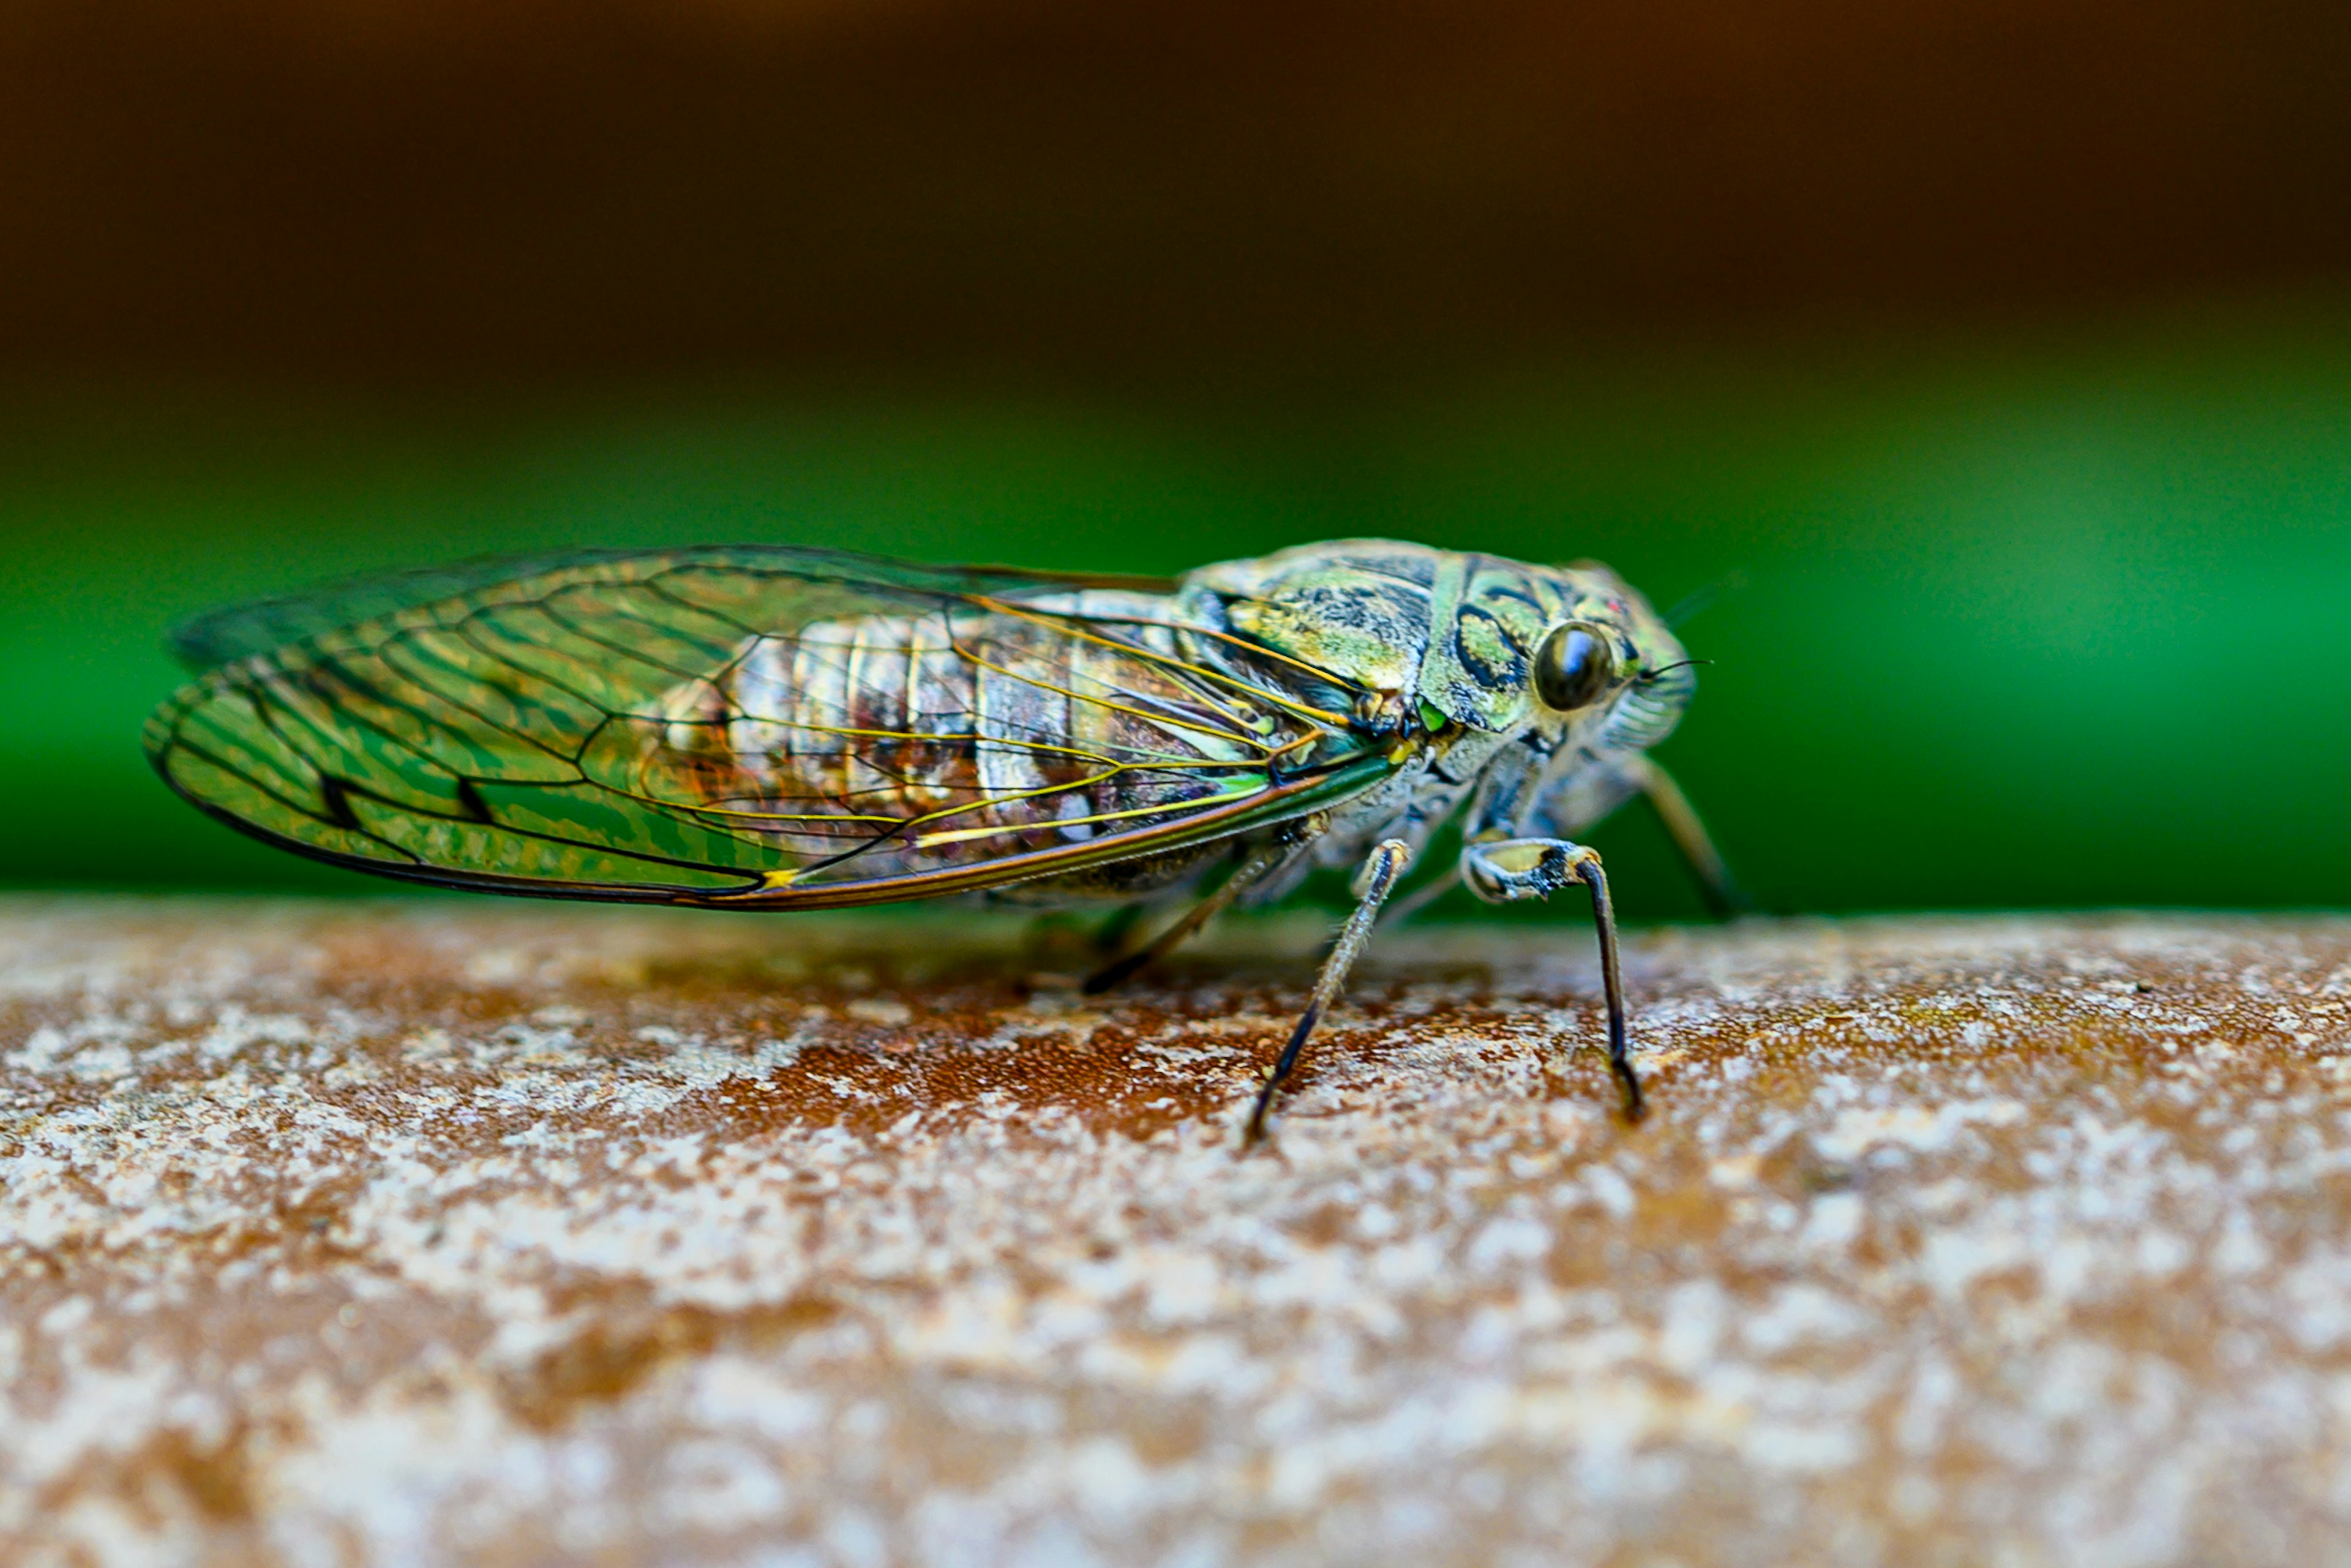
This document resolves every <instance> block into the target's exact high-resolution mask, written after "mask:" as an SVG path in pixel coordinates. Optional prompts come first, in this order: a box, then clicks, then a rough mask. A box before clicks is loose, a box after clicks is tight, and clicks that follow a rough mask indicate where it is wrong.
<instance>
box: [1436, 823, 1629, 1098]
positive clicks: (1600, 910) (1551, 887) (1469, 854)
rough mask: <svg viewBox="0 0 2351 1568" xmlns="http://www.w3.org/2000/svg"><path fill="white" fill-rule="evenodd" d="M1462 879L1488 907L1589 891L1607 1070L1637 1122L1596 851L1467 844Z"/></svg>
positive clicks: (1620, 974) (1512, 842)
mask: <svg viewBox="0 0 2351 1568" xmlns="http://www.w3.org/2000/svg"><path fill="white" fill-rule="evenodd" d="M1461 874H1462V878H1463V880H1465V881H1466V882H1468V884H1469V891H1470V892H1472V893H1474V894H1477V895H1478V896H1479V898H1482V899H1484V900H1485V901H1486V902H1487V903H1489V904H1506V903H1509V902H1511V901H1512V900H1515V899H1521V898H1549V897H1550V896H1551V895H1552V894H1554V893H1557V892H1558V891H1559V890H1560V889H1561V888H1563V887H1568V886H1571V885H1573V884H1574V883H1579V882H1580V883H1583V885H1584V886H1586V887H1588V888H1590V889H1591V890H1592V923H1593V927H1594V929H1595V930H1596V931H1597V932H1598V934H1599V937H1600V983H1601V987H1602V988H1603V989H1604V991H1605V992H1606V994H1607V999H1608V1070H1609V1071H1611V1072H1613V1073H1614V1074H1615V1075H1616V1085H1617V1087H1618V1089H1620V1090H1621V1091H1622V1092H1623V1093H1624V1100H1625V1120H1627V1121H1632V1122H1637V1121H1639V1120H1640V1119H1641V1115H1642V1113H1643V1112H1644V1111H1645V1110H1646V1102H1644V1100H1643V1099H1642V1096H1641V1079H1640V1075H1639V1074H1638V1073H1636V1072H1635V1071H1633V1055H1632V1046H1631V1041H1630V1039H1629V1036H1628V1032H1627V1030H1626V1029H1625V976H1624V970H1623V967H1622V966H1621V965H1620V964H1619V963H1618V961H1617V956H1616V908H1615V905H1614V903H1612V902H1611V901H1610V899H1609V896H1608V873H1606V872H1604V871H1603V870H1602V869H1601V867H1600V855H1599V852H1597V851H1594V850H1591V849H1587V848H1585V847H1584V846H1583V845H1582V844H1572V843H1570V842H1568V841H1566V840H1565V839H1503V840H1499V841H1491V842H1487V843H1479V844H1471V845H1470V846H1469V847H1468V848H1467V849H1465V850H1463V851H1462V852H1461Z"/></svg>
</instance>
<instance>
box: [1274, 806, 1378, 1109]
mask: <svg viewBox="0 0 2351 1568" xmlns="http://www.w3.org/2000/svg"><path fill="white" fill-rule="evenodd" d="M1411 863H1412V846H1411V845H1410V844H1407V843H1405V841H1403V840H1402V839H1389V840H1387V841H1384V842H1383V843H1382V844H1381V845H1380V846H1379V847H1378V848H1377V849H1375V850H1374V851H1373V852H1372V856H1371V859H1369V860H1367V861H1365V862H1364V871H1363V876H1362V879H1361V882H1360V884H1359V885H1360V887H1361V890H1362V892H1361V896H1360V897H1359V899H1358V900H1357V902H1356V904H1355V913H1354V914H1353V915H1349V916H1348V917H1347V924H1346V925H1344V926H1343V927H1342V928H1341V929H1340V932H1339V939H1338V940H1337V941H1336V942H1334V943H1332V945H1331V954H1330V956H1328V957H1326V958H1324V959H1323V960H1322V973H1321V974H1319V975H1317V976H1315V977H1314V995H1313V996H1312V997H1311V998H1309V999H1308V1001H1307V1003H1306V1011H1305V1013H1304V1014H1303V1015H1301V1017H1300V1019H1299V1020H1298V1027H1297V1028H1296V1029H1294V1030H1290V1043H1289V1044H1288V1045H1285V1046H1283V1047H1282V1048H1281V1055H1280V1058H1279V1059H1278V1060H1276V1061H1275V1062H1274V1064H1273V1071H1271V1072H1270V1073H1268V1074H1267V1075H1266V1080H1265V1087H1264V1088H1262V1089H1260V1090H1259V1091H1258V1092H1257V1104H1256V1105H1255V1106H1254V1107H1252V1108H1251V1109H1250V1111H1249V1132H1248V1134H1247V1137H1248V1140H1249V1142H1250V1143H1255V1142H1256V1141H1257V1140H1258V1139H1259V1138H1261V1137H1263V1136H1264V1135H1265V1113H1266V1108H1267V1107H1268V1106H1270V1105H1271V1104H1272V1103H1273V1096H1274V1093H1275V1092H1276V1091H1277V1090H1279V1089H1280V1087H1281V1082H1282V1080H1283V1079H1285V1078H1288V1077H1289V1076H1290V1069H1292V1068H1294V1067H1296V1066H1297V1065H1298V1053H1299V1052H1300V1051H1302V1050H1304V1049H1305V1047H1306V1037H1307V1036H1308V1035H1310V1034H1312V1033H1313V1032H1314V1026H1315V1024H1316V1023H1317V1022H1319V1021H1321V1019H1322V1010H1323V1009H1325V1008H1327V1007H1329V1006H1330V1005H1331V1004H1332V1001H1333V1000H1335V999H1336V998H1338V995H1339V988H1340V987H1342V986H1343V985H1345V984H1346V983H1347V971H1348V970H1350V969H1352V968H1353V967H1355V959H1356V957H1357V956H1360V955H1361V954H1362V952H1363V950H1364V943H1365V942H1367V941H1369V940H1370V939H1371V935H1372V925H1373V924H1374V922H1375V921H1377V920H1378V919H1379V916H1380V905H1381V904H1385V903H1386V902H1387V901H1388V894H1391V893H1394V892H1395V884H1396V879H1397V878H1398V877H1401V876H1402V875H1404V873H1405V867H1406V866H1409V865H1410V864H1411Z"/></svg>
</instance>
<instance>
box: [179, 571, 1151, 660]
mask: <svg viewBox="0 0 2351 1568" xmlns="http://www.w3.org/2000/svg"><path fill="white" fill-rule="evenodd" d="M697 566H698V567H699V568H701V569H702V570H706V571H715V572H716V573H719V574H725V573H728V572H734V571H740V570H749V571H753V572H758V573H764V574H790V575H793V576H795V577H796V578H797V579H798V580H801V581H806V582H817V581H856V580H864V581H883V582H895V583H899V584H901V585H909V586H921V587H925V588H952V589H956V590H958V591H973V592H986V593H995V594H1001V595H1018V594H1020V593H1023V592H1034V591H1039V590H1040V589H1044V590H1050V589H1054V588H1100V587H1120V588H1132V589H1140V590H1142V591H1146V592H1159V591H1165V590H1166V589H1167V588H1168V587H1169V586H1170V585H1169V584H1168V583H1166V582H1165V581H1163V580H1158V579H1147V578H1133V577H1117V576H1108V575H1103V574H1099V573H1095V574H1065V573H1057V572H1038V571H1029V570H1021V569H1019V568H1011V567H954V566H948V567H939V566H918V565H914V564H911V563H907V562H902V561H893V560H885V559H880V558H878V557H873V556H864V555H858V554H855V553H853V552H852V551H848V550H831V549H811V548H810V547H807V546H801V545H704V546H694V547H690V548H686V549H672V550H643V551H626V550H562V551H554V552H549V553H547V554H542V555H533V556H507V557H497V558H492V559H482V560H474V561H461V562H458V563H456V564H455V565H451V566H432V567H423V568H420V569H418V570H411V571H396V572H387V573H383V574H381V575H379V576H374V577H364V578H358V579H354V580H350V581H348V582H340V583H335V584H332V585H330V586H329V587H327V588H324V589H320V590H317V591H312V592H308V593H298V594H287V595H284V596H281V597H276V598H270V599H260V600H255V601H251V602H250V603H245V604H232V605H228V606H226V607H225V608H223V609H219V610H214V611H210V612H206V613H204V614H202V615H198V616H195V617H193V618H192V619H190V620H188V621H185V622H182V623H181V624H179V625H178V626H175V627H173V628H172V631H171V633H170V634H169V636H168V638H167V639H166V641H167V642H168V643H169V645H170V647H171V650H172V656H173V657H174V658H176V659H178V660H179V661H180V662H181V663H182V664H184V665H186V666H187V667H188V668H189V669H191V670H198V671H201V670H210V669H215V668H217V667H219V666H220V665H223V664H231V663H234V662H235V661H236V660H238V659H249V658H251V657H253V656H254V655H255V654H256V653H268V652H270V651H271V650H272V649H276V648H281V647H284V646H286V645H287V644H288V643H299V642H303V641H306V640H308V639H309V638H312V637H320V636H325V635H327V634H329V633H330V632H340V631H343V630H345V629H347V628H350V627H353V626H358V625H361V624H364V623H366V622H372V621H380V620H383V619H385V618H387V617H390V616H393V615H397V614H399V613H401V612H403V611H409V610H414V609H418V608H420V607H423V606H425V605H431V604H438V603H442V602H444V601H449V600H453V599H459V598H464V597H466V596H470V595H474V594H478V593H482V592H484V591H496V590H499V589H503V588H507V587H511V586H512V585H514V584H517V583H520V582H526V581H530V580H538V579H542V578H546V577H549V576H552V575H560V574H564V573H566V572H574V573H576V572H578V571H580V570H590V571H592V570H596V569H598V568H612V569H617V570H624V571H630V572H635V573H640V574H643V573H646V572H649V571H654V570H684V569H688V568H693V567H697Z"/></svg>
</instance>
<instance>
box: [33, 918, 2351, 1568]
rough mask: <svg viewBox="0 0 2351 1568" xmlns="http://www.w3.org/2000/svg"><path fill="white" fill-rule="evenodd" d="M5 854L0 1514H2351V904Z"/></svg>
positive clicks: (2072, 1558) (1256, 1534)
mask: <svg viewBox="0 0 2351 1568" xmlns="http://www.w3.org/2000/svg"><path fill="white" fill-rule="evenodd" d="M1314 935H1315V932H1314V928H1313V925H1312V924H1311V922H1309V923H1301V922H1291V923H1288V924H1277V925H1238V926H1235V927H1232V928H1229V929H1228V931H1227V932H1226V934H1225V935H1224V936H1223V937H1222V938H1221V939H1220V940H1219V941H1217V942H1214V943H1211V944H1209V945H1208V946H1206V947H1204V948H1203V949H1202V950H1201V951H1199V952H1198V953H1196V954H1194V955H1192V956H1189V957H1188V958H1186V960H1185V961H1183V962H1181V963H1179V964H1177V965H1175V967H1172V968H1171V970H1170V971H1169V972H1167V973H1166V974H1165V975H1162V976H1160V977H1157V978H1155V979H1154V980H1150V981H1146V982H1144V983H1142V984H1140V985H1138V986H1137V987H1136V988H1134V991H1133V992H1132V994H1130V995H1125V996H1122V997H1119V998H1113V999H1111V1000H1109V1001H1106V1002H1103V1003H1099V1004H1096V1003H1091V1002H1085V1001H1081V1000H1080V999H1079V998H1075V997H1073V996H1071V994H1069V993H1068V992H1067V991H1065V990H1057V989H1053V988H1050V987H1049V986H1048V987H1038V986H1032V985H1030V984H1028V983H1026V982H1025V980H1024V977H1026V976H1029V974H1031V973H1032V972H1033V971H1035V970H1037V969H1039V968H1040V967H1050V966H1051V965H1052V964H1054V963H1057V962H1064V961H1065V960H1064V959H1063V958H1061V956H1058V955H1056V954H1055V953H1053V952H1052V951H1050V950H1046V951H1044V952H1042V953H1040V952H1039V951H1037V950H1035V949H1033V948H1031V947H1029V946H1027V945H1026V944H1027V943H1028V941H1029V938H1027V937H1025V936H1023V935H1022V933H1021V931H1020V929H1019V927H1017V926H1010V925H997V924H990V923H987V922H983V921H977V920H974V919H968V918H966V917H963V916H957V915H933V916H927V917H924V918H920V919H916V920H914V921H903V920H900V921H877V920H864V921H824V920H818V919H810V918H798V919H781V918H778V919H771V920H758V919H749V918H740V917H737V918H731V919H730V918H726V917H719V916H702V917H696V916H680V917H674V918H672V917H660V916H653V915H626V914H624V915H617V916H615V915H609V914H605V913H602V912H596V911H587V912H573V911H568V910H562V909H541V908H538V907H530V906H517V905H498V904H407V905H353V904H344V905H333V906H326V905H319V906H299V905H275V906H265V905H237V904H226V905H204V904H151V903H130V902H124V903H99V902H42V901H26V900H18V901H14V902H7V903H5V904H0V1561H5V1562H8V1563H61V1564H62V1563H102V1564H115V1563H125V1564H128V1563H223V1564H225V1563H240V1564H241V1563H370V1564H373V1563H498V1564H505V1563H599V1564H628V1563H680V1564H701V1563H713V1564H716V1563H730V1564H731V1563H746V1564H749V1563H758V1564H769V1565H778V1568H780V1565H786V1564H819V1563H841V1564H846V1565H852V1568H856V1565H864V1564H890V1563H925V1564H928V1563H937V1564H963V1563H972V1564H979V1563H1040V1564H1043V1563H1054V1564H1061V1563H1072V1564H1075V1563H1103V1564H1129V1563H1167V1564H1186V1565H1192V1564H1203V1565H1205V1564H1209V1563H1221V1562H1234V1561H1243V1562H1249V1563H1342V1562H1343V1563H1415V1564H1419V1563H1611V1564H1614V1563H1624V1564H1634V1563H1654V1564H1659V1565H1663V1564H1667V1563H1679V1564H1684V1565H1696V1564H1701V1563H1757V1564H1767V1563H1796V1562H1805V1563H1906V1564H1907V1563H1925V1564H1935V1563H1952V1564H1963V1563H1965V1564H1972V1563H2003V1564H2015V1565H2029V1564H2037V1563H2052V1564H2055V1563H2064V1564H2068V1565H2073V1564H2116V1565H2130V1564H2158V1563H2304V1564H2306V1563H2329V1562H2351V923H2346V922H2335V921H2322V920H2294V921H2275V922H2245V921H2225V920H2220V921H2216V920H2198V919H2130V918H2112V919H2089V920H2079V921H2052V920H1992V919H1987V920H1964V921H1962V920H1900V921H1885V922H1872V923H1866V924H1854V925H1828V924H1809V923H1807V924H1787V925H1776V924H1767V925H1753V926H1748V927H1741V928H1738V929H1724V930H1687V931H1669V932H1660V933H1656V934H1652V935H1648V936H1644V937H1643V938H1641V939H1640V941H1639V943H1638V945H1637V949H1636V952H1635V956H1634V957H1633V960H1632V976H1633V981H1634V984H1635V988H1636V992H1637V999H1638V1005H1639V1011H1638V1019H1637V1029H1638V1033H1639V1038H1640V1039H1641V1040H1643V1041H1644V1042H1645V1043H1646V1049H1647V1059H1648V1062H1649V1071H1650V1074H1651V1082H1652V1087H1653V1090H1654V1092H1655V1099H1656V1106H1657V1111H1656V1114H1655V1115H1654V1117H1653V1118H1652V1119H1651V1120H1650V1121H1649V1122H1648V1123H1647V1124H1645V1125H1643V1126H1641V1127H1639V1128H1637V1129H1633V1130H1627V1129H1625V1128H1624V1127H1621V1126H1619V1125H1617V1124H1615V1123H1614V1121H1613V1120H1612V1119H1611V1118H1610V1117H1609V1116H1608V1115H1606V1114H1604V1109H1603V1108H1604V1105H1605V1103H1606V1101H1605V1087H1606V1086H1605V1083H1604V1077H1603V1075H1602V1073H1601V1071H1600V1070H1599V1063H1598V1061H1597V1059H1596V1057H1595V1056H1594V1055H1593V1052H1592V1051H1591V1049H1590V1044H1589V1042H1590V1041H1591V1040H1592V1038H1593V1027H1594V1023H1595V1016H1594V1009H1593V971H1592V964H1591V955H1590V948H1589V945H1588V942H1587V941H1586V940H1585V939H1584V938H1583V937H1582V936H1581V935H1580V934H1578V933H1577V932H1576V931H1575V930H1574V928H1573V926H1569V925H1562V926H1561V927H1560V928H1558V929H1557V930H1556V931H1553V930H1548V929H1543V928H1531V927H1527V926H1519V927H1514V928H1511V929H1509V930H1496V931H1481V930H1476V929H1469V928H1462V927H1454V928H1449V929H1448V928H1437V929H1435V930H1433V931H1431V932H1427V933H1422V934H1409V933H1407V934H1397V935H1394V936H1389V937H1388V938H1386V939H1384V942H1383V943H1382V945H1381V946H1380V947H1379V948H1378V949H1377V950H1376V956H1375V957H1374V960H1373V961H1372V962H1371V963H1370V964H1369V965H1368V966H1367V967H1366V969H1365V970H1364V974H1363V977H1362V983H1361V984H1360V985H1359V986H1358V987H1357V988H1356V990H1355V994H1354V998H1353V1002H1352V1004H1351V1005H1350V1006H1348V1007H1346V1008H1343V1009H1342V1010H1341V1012H1340V1013H1339V1015H1338V1016H1337V1017H1336V1019H1334V1020H1333V1025H1332V1028H1331V1029H1330V1030H1329V1032H1328V1034H1327V1036H1326V1037H1325V1039H1324V1040H1323V1041H1322V1044H1323V1050H1322V1053H1321V1054H1320V1056H1319V1058H1318V1059H1317V1061H1316V1064H1315V1068H1314V1071H1312V1072H1311V1075H1310V1076H1309V1077H1308V1078H1307V1079H1306V1081H1305V1082H1304V1084H1303V1086H1302V1089H1301V1092H1300V1093H1298V1094H1297V1095H1296V1096H1295V1097H1294V1098H1293V1099H1292V1100H1291V1102H1290V1108H1289V1113H1288V1114H1287V1115H1286V1116H1285V1117H1284V1118H1283V1119H1282V1121H1281V1124H1280V1132H1279V1135H1278V1139H1277V1141H1276V1143H1275V1145H1274V1146H1273V1147H1271V1148H1270V1149H1265V1150H1261V1151H1259V1152H1256V1153H1251V1154H1246V1155H1245V1154H1242V1153H1239V1152H1238V1151H1237V1149H1236V1146H1235V1143H1234V1129H1235V1126H1236V1124H1237V1113H1238V1109H1239V1107H1240V1105H1241V1104H1242V1103H1243V1101H1244V1099H1245V1097H1246V1094H1247V1092H1248V1091H1249V1087H1250V1083H1251V1076H1250V1075H1251V1073H1252V1072H1253V1071H1254V1070H1255V1069H1256V1068H1257V1067H1258V1066H1259V1064H1260V1063H1262V1062H1263V1061H1267V1060H1268V1059H1270V1054H1271V1052H1272V1051H1273V1049H1274V1048H1275V1046H1276V1045H1277V1044H1278V1040H1279V1036H1280V1033H1281V1031H1282V1030H1284V1029H1285V1028H1286V1027H1287V1023H1288V1019H1289V1017H1290V1009H1292V1008H1294V1007H1295V1006H1296V1005H1297V1003H1298V1001H1299V998H1300V996H1301V991H1302V988H1303V986H1304V983H1305V980H1306V977H1307V973H1308V971H1307V968H1306V967H1305V959H1304V956H1303V955H1304V954H1305V953H1306V951H1307V949H1308V947H1309V946H1311V942H1312V940H1313V937H1314Z"/></svg>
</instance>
